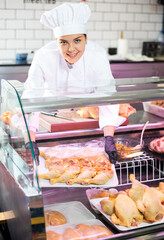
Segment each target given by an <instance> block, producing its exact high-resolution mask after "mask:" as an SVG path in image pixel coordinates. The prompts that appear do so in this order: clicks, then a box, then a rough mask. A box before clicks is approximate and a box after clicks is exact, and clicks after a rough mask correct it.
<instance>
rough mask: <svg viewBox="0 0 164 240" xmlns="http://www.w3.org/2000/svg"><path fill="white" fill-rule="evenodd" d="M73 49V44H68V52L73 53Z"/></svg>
mask: <svg viewBox="0 0 164 240" xmlns="http://www.w3.org/2000/svg"><path fill="white" fill-rule="evenodd" d="M74 49H75V46H74V44H73V43H70V44H69V47H68V50H69V51H73V50H74Z"/></svg>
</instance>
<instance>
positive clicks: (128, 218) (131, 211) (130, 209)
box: [111, 194, 143, 228]
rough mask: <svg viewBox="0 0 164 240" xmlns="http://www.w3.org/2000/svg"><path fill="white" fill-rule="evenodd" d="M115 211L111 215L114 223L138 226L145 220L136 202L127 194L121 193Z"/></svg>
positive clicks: (117, 198)
mask: <svg viewBox="0 0 164 240" xmlns="http://www.w3.org/2000/svg"><path fill="white" fill-rule="evenodd" d="M114 207H115V213H113V214H112V216H111V221H112V222H113V223H114V224H119V225H122V226H125V227H128V228H129V227H131V226H138V224H140V223H141V222H142V221H143V215H142V214H141V213H140V212H139V211H138V209H137V206H136V204H135V202H134V201H133V200H132V199H131V198H130V197H128V196H127V195H125V194H119V195H118V196H117V197H116V200H115V206H114Z"/></svg>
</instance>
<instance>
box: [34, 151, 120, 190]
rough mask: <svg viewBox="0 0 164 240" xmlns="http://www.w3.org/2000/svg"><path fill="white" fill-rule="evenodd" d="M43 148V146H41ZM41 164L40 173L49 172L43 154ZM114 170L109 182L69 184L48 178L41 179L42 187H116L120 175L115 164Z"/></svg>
mask: <svg viewBox="0 0 164 240" xmlns="http://www.w3.org/2000/svg"><path fill="white" fill-rule="evenodd" d="M40 149H41V148H40ZM39 162H40V164H39V166H38V173H39V174H42V173H47V172H48V171H49V170H48V169H47V168H46V167H45V159H44V158H43V157H41V156H39ZM111 168H112V170H113V172H114V174H113V176H112V178H110V179H109V181H108V182H106V183H105V184H103V185H96V184H88V185H82V184H79V183H74V184H72V185H67V184H66V183H55V184H51V183H50V181H49V180H47V179H39V184H40V187H83V188H84V187H96V186H97V187H115V186H117V185H118V177H117V174H116V170H115V166H114V164H112V167H111Z"/></svg>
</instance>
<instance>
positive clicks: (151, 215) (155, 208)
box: [143, 188, 164, 222]
mask: <svg viewBox="0 0 164 240" xmlns="http://www.w3.org/2000/svg"><path fill="white" fill-rule="evenodd" d="M143 204H144V206H145V210H144V212H143V214H144V217H145V219H146V220H147V221H148V222H156V221H160V220H162V218H163V216H164V208H163V206H162V204H161V201H160V199H159V197H158V196H157V195H156V194H154V191H153V189H151V188H146V189H145V190H144V195H143Z"/></svg>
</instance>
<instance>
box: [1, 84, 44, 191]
mask: <svg viewBox="0 0 164 240" xmlns="http://www.w3.org/2000/svg"><path fill="white" fill-rule="evenodd" d="M12 81H13V82H16V83H19V82H18V81H14V80H12ZM12 81H6V80H4V79H3V80H2V81H1V84H2V86H1V89H2V90H1V98H2V102H1V122H0V123H1V129H0V134H1V149H0V151H1V153H2V154H1V156H3V157H2V158H1V161H2V162H3V164H4V165H5V166H6V167H7V168H8V169H9V170H10V172H11V174H12V175H13V177H14V178H15V179H16V180H18V182H19V183H20V184H21V185H22V187H23V186H24V185H29V186H31V187H34V191H35V190H36V191H37V192H40V188H39V181H38V175H37V171H36V167H37V166H36V159H35V155H34V150H33V147H32V143H31V139H30V134H29V130H28V126H27V122H26V117H25V114H24V111H23V108H22V103H21V100H20V96H19V86H17V90H16V88H15V87H14V86H13V84H12ZM25 141H26V142H30V149H26V147H25V143H26V142H25Z"/></svg>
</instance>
